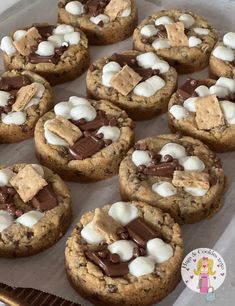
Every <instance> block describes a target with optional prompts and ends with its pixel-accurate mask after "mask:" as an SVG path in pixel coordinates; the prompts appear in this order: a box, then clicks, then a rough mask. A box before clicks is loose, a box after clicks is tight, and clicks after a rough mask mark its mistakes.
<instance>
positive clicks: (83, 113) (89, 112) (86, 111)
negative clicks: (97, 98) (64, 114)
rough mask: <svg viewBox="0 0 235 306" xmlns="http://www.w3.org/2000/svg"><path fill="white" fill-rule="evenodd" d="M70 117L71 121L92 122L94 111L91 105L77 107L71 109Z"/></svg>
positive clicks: (94, 115)
mask: <svg viewBox="0 0 235 306" xmlns="http://www.w3.org/2000/svg"><path fill="white" fill-rule="evenodd" d="M70 115H71V118H72V119H73V120H80V119H85V120H86V121H92V120H94V119H95V117H96V110H95V108H94V107H93V106H91V105H78V106H75V107H73V108H72V109H71V112H70Z"/></svg>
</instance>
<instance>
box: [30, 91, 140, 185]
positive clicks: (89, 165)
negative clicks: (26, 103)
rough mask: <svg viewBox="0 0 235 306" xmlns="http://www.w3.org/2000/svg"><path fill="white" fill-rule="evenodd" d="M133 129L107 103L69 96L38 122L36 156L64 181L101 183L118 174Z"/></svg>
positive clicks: (125, 119) (130, 122)
mask: <svg viewBox="0 0 235 306" xmlns="http://www.w3.org/2000/svg"><path fill="white" fill-rule="evenodd" d="M133 129H134V123H133V121H132V120H131V119H129V118H128V117H127V115H126V113H125V112H124V111H122V110H120V109H119V108H118V107H116V106H114V105H112V104H111V103H110V102H108V101H104V100H101V101H95V100H88V99H85V98H80V97H75V96H72V97H70V99H69V101H68V102H61V103H59V104H57V105H56V106H55V107H54V110H53V111H51V112H49V113H47V114H45V115H44V116H43V117H42V118H41V119H40V120H39V121H38V124H37V126H36V129H35V145H36V154H37V157H38V159H39V161H40V162H41V163H42V164H43V165H46V166H48V167H50V168H51V169H53V170H54V171H55V172H57V173H59V174H60V175H61V176H62V177H63V178H65V179H68V180H72V181H97V180H101V179H105V178H107V177H110V176H112V175H114V174H116V173H117V172H118V167H119V164H120V162H121V160H122V159H123V158H124V156H125V155H126V152H127V151H128V150H129V148H130V147H131V146H132V144H133V140H134V131H133Z"/></svg>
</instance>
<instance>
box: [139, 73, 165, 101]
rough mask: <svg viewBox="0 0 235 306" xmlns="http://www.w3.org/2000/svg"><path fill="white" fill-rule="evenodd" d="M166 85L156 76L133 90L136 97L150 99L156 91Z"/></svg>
mask: <svg viewBox="0 0 235 306" xmlns="http://www.w3.org/2000/svg"><path fill="white" fill-rule="evenodd" d="M165 85H166V82H165V81H164V80H163V79H162V78H160V77H159V76H157V75H154V76H152V77H151V78H149V79H147V80H146V81H144V82H141V83H139V84H138V85H137V86H136V87H135V88H134V90H133V92H134V94H135V95H137V96H143V97H147V98H148V97H151V96H153V95H155V94H156V92H157V91H159V90H160V89H162V88H163V87H164V86H165Z"/></svg>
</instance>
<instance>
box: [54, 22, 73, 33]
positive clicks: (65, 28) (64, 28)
mask: <svg viewBox="0 0 235 306" xmlns="http://www.w3.org/2000/svg"><path fill="white" fill-rule="evenodd" d="M72 32H74V27H72V26H71V25H68V24H60V25H58V26H57V27H56V28H55V29H54V30H53V34H56V35H57V34H61V35H65V34H67V33H72Z"/></svg>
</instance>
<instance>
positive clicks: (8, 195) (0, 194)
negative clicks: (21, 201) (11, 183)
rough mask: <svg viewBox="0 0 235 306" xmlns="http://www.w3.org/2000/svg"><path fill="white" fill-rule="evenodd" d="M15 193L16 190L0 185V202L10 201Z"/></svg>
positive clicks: (6, 202)
mask: <svg viewBox="0 0 235 306" xmlns="http://www.w3.org/2000/svg"><path fill="white" fill-rule="evenodd" d="M15 194H16V191H15V189H14V188H12V187H6V186H3V187H0V204H8V203H10V202H11V201H12V198H13V197H14V195H15Z"/></svg>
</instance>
